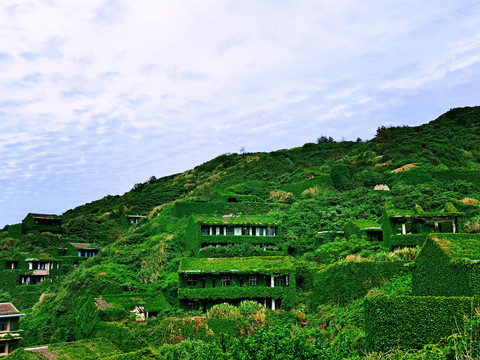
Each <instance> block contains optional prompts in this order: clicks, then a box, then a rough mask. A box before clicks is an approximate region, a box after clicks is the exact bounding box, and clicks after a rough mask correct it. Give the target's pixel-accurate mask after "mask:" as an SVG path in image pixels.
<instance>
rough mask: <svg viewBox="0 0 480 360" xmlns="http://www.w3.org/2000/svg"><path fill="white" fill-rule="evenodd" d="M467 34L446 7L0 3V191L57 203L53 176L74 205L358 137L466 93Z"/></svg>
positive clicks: (0, 208) (472, 18)
mask: <svg viewBox="0 0 480 360" xmlns="http://www.w3.org/2000/svg"><path fill="white" fill-rule="evenodd" d="M466 6H469V7H468V11H466V10H465V7H466ZM479 19H480V10H479V6H478V5H476V4H471V3H470V2H468V1H458V2H451V1H447V0H440V1H438V2H437V3H436V5H435V6H434V7H432V6H431V5H430V4H423V3H421V2H420V3H419V2H417V1H413V0H407V1H402V2H378V1H373V0H368V1H364V2H362V3H361V4H359V3H358V2H356V1H353V0H340V1H336V2H312V1H305V2H287V1H280V2H275V3H272V2H269V1H251V0H247V1H244V2H241V3H236V2H221V1H215V0H205V1H201V2H198V1H194V0H187V1H181V2H180V1H174V0H162V1H153V0H147V1H143V2H138V1H133V0H122V1H120V0H119V1H114V0H106V1H103V0H93V1H87V2H85V1H80V0H72V1H37V2H31V1H27V0H6V1H3V2H2V5H0V34H1V35H2V42H0V91H1V92H2V94H5V95H4V97H3V98H2V100H1V101H0V149H2V159H1V160H0V161H1V162H2V168H5V169H6V170H5V171H4V172H3V174H0V181H1V183H0V186H1V187H2V188H8V189H11V190H9V192H8V194H7V195H5V196H8V197H9V199H10V200H9V201H11V199H12V196H28V192H29V191H31V190H32V189H33V188H36V187H43V188H44V189H45V191H46V193H48V194H49V196H52V199H53V198H54V197H55V196H57V195H56V193H57V192H59V193H61V192H63V193H65V192H68V191H70V190H69V189H66V188H64V187H63V186H62V184H61V183H59V182H58V181H59V180H58V179H59V176H60V175H61V176H60V177H61V178H62V179H64V178H67V179H68V181H69V185H68V186H69V188H71V189H74V190H72V191H76V192H77V193H78V194H82V196H84V197H82V198H80V197H78V196H80V195H78V194H75V195H72V199H71V201H75V200H76V201H84V202H85V201H87V200H88V201H91V200H93V199H95V198H96V197H99V196H103V195H105V194H106V193H118V192H122V191H125V190H127V189H128V188H130V187H131V186H132V185H133V184H134V183H135V182H139V181H143V180H144V179H143V178H145V179H147V178H148V177H149V176H151V175H152V174H155V175H156V176H161V175H166V174H169V173H172V172H177V171H181V170H185V169H187V168H189V167H193V166H195V165H197V164H199V163H201V162H203V161H206V160H208V159H209V158H211V157H213V156H215V155H219V154H221V153H225V152H230V151H238V149H239V148H240V147H241V146H246V148H247V149H248V151H255V150H256V149H258V150H262V151H268V150H274V149H276V148H279V147H282V148H285V147H289V146H299V145H302V144H301V143H300V142H303V141H305V138H308V137H310V138H311V140H310V141H314V140H315V139H316V137H318V136H320V135H321V133H319V134H317V133H315V132H321V131H323V129H330V130H331V131H332V134H333V133H334V132H347V131H348V130H347V127H350V126H352V127H354V126H355V129H354V130H352V132H353V131H357V132H358V131H361V128H360V126H362V125H363V126H364V128H365V129H366V130H365V134H370V133H371V129H375V128H376V127H377V126H378V125H380V124H373V125H372V122H373V121H377V122H378V121H382V122H386V121H390V119H389V118H388V115H389V114H392V116H393V115H394V114H395V111H396V109H398V108H399V107H401V106H409V104H410V103H409V101H411V99H410V98H408V97H407V95H406V94H407V93H408V92H410V91H415V93H416V94H418V92H422V91H423V92H424V93H422V94H424V95H423V96H425V97H427V96H428V91H430V89H432V88H434V87H436V88H438V87H439V86H438V85H439V84H442V82H444V81H446V80H447V79H449V80H448V81H452V83H453V80H452V79H451V77H452V76H454V77H455V84H456V86H458V84H459V82H460V83H461V82H462V81H468V78H470V77H471V76H472V73H468V76H467V75H465V73H464V72H463V71H467V70H468V71H470V72H471V71H474V70H473V69H474V68H475V66H476V65H477V64H478V61H479V52H478V50H479V47H480V35H479V34H480V31H479V30H478V29H479V28H480V27H479V25H480V20H479ZM473 75H475V74H473ZM477 78H478V77H477ZM465 79H467V80H465ZM444 84H445V85H444V87H445V90H444V91H450V90H449V89H450V87H449V85H448V84H449V83H447V82H445V83H444ZM469 84H470V83H469ZM434 85H436V86H434ZM469 86H477V85H475V84H474V83H473V80H472V83H471V84H470V85H469ZM475 89H478V87H477V88H475ZM407 90H408V91H407ZM479 91H480V89H479ZM470 92H471V93H475V91H470ZM476 93H478V91H477V92H476ZM472 96H473V95H472ZM418 98H420V97H418ZM472 99H473V97H472V98H465V99H464V100H463V101H465V102H468V101H470V102H471V101H473V100H472ZM454 105H455V104H452V106H454ZM452 106H448V107H452ZM387 109H390V110H388V111H390V112H388V111H387ZM393 109H395V111H394V110H393ZM378 111H381V112H382V114H384V115H386V116H387V118H385V116H382V117H380V116H378V115H377V112H378ZM352 119H354V120H355V121H352ZM427 120H431V119H427ZM353 122H355V124H354V125H352V123H353ZM246 129H247V130H250V131H249V134H248V135H244V134H243V133H244V132H245V130H246ZM265 131H268V133H269V136H268V138H265V136H262V137H259V138H256V137H255V136H254V135H253V134H254V133H262V132H265ZM346 135H349V134H346ZM355 135H356V134H355ZM358 135H359V136H361V137H362V138H364V137H365V136H366V135H364V134H358ZM352 136H354V135H353V134H352ZM355 138H356V136H355ZM227 139H228V141H227ZM199 149H201V151H199ZM179 151H182V152H185V153H187V154H189V156H185V154H184V153H179ZM196 153H198V155H195V156H193V155H192V154H196ZM40 165H42V166H40ZM29 166H32V168H30V169H28V167H29ZM5 174H7V175H8V176H6V175H5ZM69 175H70V176H69ZM25 176H28V179H27V180H24V181H21V182H18V184H17V185H12V184H11V181H13V180H12V179H16V178H19V177H22V178H24V177H25ZM9 179H10V180H9ZM7 183H8V184H7ZM93 183H94V184H96V185H97V188H92V186H91V185H90V184H93ZM49 184H55V186H53V185H49ZM98 184H101V185H100V187H101V188H100V187H98ZM53 187H55V188H57V189H53ZM59 187H60V188H61V189H60V190H58V188H59ZM78 189H81V190H78ZM102 191H104V192H105V193H102ZM14 194H17V195H14ZM20 194H22V195H20ZM25 194H27V195H25ZM77 195H78V196H77ZM32 198H33V197H32ZM40 198H42V199H43V197H40ZM63 199H65V195H63ZM55 201H56V203H57V204H62V201H63V200H62V199H58V200H55ZM52 202H54V201H53V200H52ZM18 203H19V204H20V203H21V204H27V205H28V201H20V200H19V201H18ZM9 204H11V203H8V204H7V202H6V200H5V198H3V200H2V198H1V197H0V220H2V219H5V220H4V222H11V221H12V220H10V219H11V218H12V217H11V215H10V213H11V211H6V210H4V209H9V208H10V207H11V205H9ZM27 205H25V206H27ZM34 205H35V206H38V207H41V205H42V204H40V203H39V204H32V206H34ZM74 205H78V203H69V204H68V205H66V207H68V206H70V207H73V206H74ZM22 206H23V205H22ZM64 209H65V207H63V208H61V210H64ZM26 210H29V209H25V208H20V207H19V208H18V210H17V211H18V212H22V211H23V212H26ZM61 210H59V211H61ZM18 218H19V215H17V219H18Z"/></svg>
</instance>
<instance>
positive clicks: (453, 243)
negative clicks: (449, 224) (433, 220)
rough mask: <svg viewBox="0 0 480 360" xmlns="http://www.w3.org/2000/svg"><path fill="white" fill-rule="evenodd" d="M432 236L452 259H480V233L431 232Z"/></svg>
mask: <svg viewBox="0 0 480 360" xmlns="http://www.w3.org/2000/svg"><path fill="white" fill-rule="evenodd" d="M429 236H430V238H431V239H432V240H433V241H435V242H436V243H437V244H438V246H439V247H440V248H441V249H442V250H443V251H444V252H445V254H447V255H448V256H449V257H450V258H452V259H458V260H461V259H466V260H469V261H470V260H479V259H480V234H430V235H429Z"/></svg>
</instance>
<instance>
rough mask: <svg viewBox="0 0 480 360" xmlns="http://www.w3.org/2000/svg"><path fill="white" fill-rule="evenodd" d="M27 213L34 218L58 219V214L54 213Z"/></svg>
mask: <svg viewBox="0 0 480 360" xmlns="http://www.w3.org/2000/svg"><path fill="white" fill-rule="evenodd" d="M28 215H32V216H33V218H35V219H51V220H58V219H60V216H58V215H55V214H37V213H28V214H27V216H28Z"/></svg>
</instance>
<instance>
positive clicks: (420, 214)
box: [385, 202, 462, 218]
mask: <svg viewBox="0 0 480 360" xmlns="http://www.w3.org/2000/svg"><path fill="white" fill-rule="evenodd" d="M385 211H386V213H387V216H388V217H389V218H401V217H411V218H430V217H432V218H433V217H448V216H460V215H462V213H461V212H460V211H458V210H457V208H456V207H455V206H454V205H453V204H452V203H451V202H447V203H446V204H445V206H444V207H443V208H441V209H437V210H430V211H425V210H423V209H422V207H421V206H419V205H416V206H415V208H414V209H413V210H405V209H397V208H394V207H392V206H386V207H385Z"/></svg>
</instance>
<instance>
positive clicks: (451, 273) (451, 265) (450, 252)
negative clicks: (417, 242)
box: [412, 234, 480, 296]
mask: <svg viewBox="0 0 480 360" xmlns="http://www.w3.org/2000/svg"><path fill="white" fill-rule="evenodd" d="M412 290H413V294H414V295H418V296H474V295H475V296H477V295H479V294H480V234H431V235H430V236H429V237H428V238H427V240H426V241H425V244H424V245H423V247H422V250H421V251H420V253H419V254H418V255H417V258H416V259H415V267H414V271H413V274H412Z"/></svg>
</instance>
